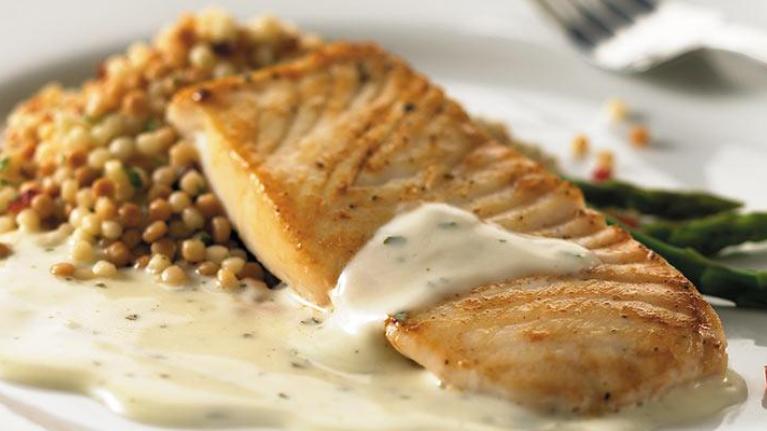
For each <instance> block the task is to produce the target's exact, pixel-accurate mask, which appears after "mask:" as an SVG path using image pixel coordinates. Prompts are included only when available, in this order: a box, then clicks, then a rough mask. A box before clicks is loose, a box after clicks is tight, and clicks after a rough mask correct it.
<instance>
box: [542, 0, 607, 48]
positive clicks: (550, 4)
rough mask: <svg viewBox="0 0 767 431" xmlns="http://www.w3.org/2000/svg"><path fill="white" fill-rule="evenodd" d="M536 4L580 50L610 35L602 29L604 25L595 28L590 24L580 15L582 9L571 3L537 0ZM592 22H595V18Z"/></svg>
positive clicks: (558, 0) (591, 46)
mask: <svg viewBox="0 0 767 431" xmlns="http://www.w3.org/2000/svg"><path fill="white" fill-rule="evenodd" d="M536 3H537V4H538V5H539V6H541V7H542V8H543V10H544V11H545V12H546V13H547V14H548V15H549V16H551V17H552V18H554V19H555V20H556V21H557V23H558V24H559V25H560V26H562V27H563V28H564V29H565V31H566V32H567V34H568V36H569V37H570V39H571V40H572V41H574V42H575V43H576V45H577V46H578V47H579V48H581V49H591V48H593V47H594V46H595V45H596V44H597V43H598V42H599V41H600V40H601V39H603V38H605V37H608V36H610V35H611V34H612V32H611V31H610V30H609V29H606V28H604V25H602V26H596V25H595V24H593V23H591V20H590V19H588V18H587V17H586V16H585V15H584V14H583V13H582V10H583V8H580V7H578V6H577V5H575V4H574V3H573V2H570V1H566V2H562V1H560V0H538V1H537V2H536ZM594 20H596V18H595V17H594ZM596 21H598V20H596Z"/></svg>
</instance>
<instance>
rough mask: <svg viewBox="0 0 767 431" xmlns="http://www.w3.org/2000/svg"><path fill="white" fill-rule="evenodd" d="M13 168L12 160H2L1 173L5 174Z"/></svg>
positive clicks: (5, 158)
mask: <svg viewBox="0 0 767 431" xmlns="http://www.w3.org/2000/svg"><path fill="white" fill-rule="evenodd" d="M10 166H11V158H10V157H8V156H5V157H3V158H2V159H0V172H5V171H6V170H8V167H10Z"/></svg>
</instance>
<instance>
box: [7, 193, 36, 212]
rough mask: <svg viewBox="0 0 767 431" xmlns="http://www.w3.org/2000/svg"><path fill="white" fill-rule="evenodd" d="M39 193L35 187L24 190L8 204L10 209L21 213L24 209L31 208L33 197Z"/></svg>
mask: <svg viewBox="0 0 767 431" xmlns="http://www.w3.org/2000/svg"><path fill="white" fill-rule="evenodd" d="M39 194H40V192H39V191H38V190H35V189H29V190H27V191H25V192H22V193H21V194H20V195H19V196H18V197H16V199H14V200H13V201H11V203H10V204H9V205H8V211H9V212H12V213H14V214H18V213H20V212H21V211H22V210H24V209H26V208H29V206H30V205H31V204H32V198H34V197H35V196H37V195H39Z"/></svg>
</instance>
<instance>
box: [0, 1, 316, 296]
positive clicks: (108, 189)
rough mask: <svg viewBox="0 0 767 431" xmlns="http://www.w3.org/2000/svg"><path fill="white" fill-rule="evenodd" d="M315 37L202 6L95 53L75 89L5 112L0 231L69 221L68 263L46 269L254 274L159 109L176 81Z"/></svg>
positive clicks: (191, 152)
mask: <svg viewBox="0 0 767 431" xmlns="http://www.w3.org/2000/svg"><path fill="white" fill-rule="evenodd" d="M318 45H319V41H318V40H317V39H316V38H314V37H312V36H307V35H302V34H298V33H297V32H296V31H295V30H294V29H293V28H292V27H290V26H288V25H286V24H283V23H281V22H279V21H277V20H275V19H273V18H270V17H262V18H260V19H258V20H256V21H255V22H253V23H251V24H248V25H239V24H237V23H236V22H235V20H234V19H233V18H232V17H230V16H229V15H227V14H225V13H223V12H221V11H219V10H207V11H203V12H201V13H199V14H196V15H187V16H185V17H182V18H181V19H180V20H179V21H178V22H177V23H175V24H174V25H172V26H171V27H169V28H167V29H166V30H164V31H163V32H161V34H159V35H158V36H157V38H156V39H155V40H154V41H153V42H152V43H151V44H147V43H143V42H137V43H135V44H133V45H131V46H130V47H129V48H128V50H127V51H126V52H125V53H123V54H120V55H115V56H112V57H110V58H108V59H106V61H104V62H103V63H102V65H101V67H100V68H99V71H98V76H97V78H96V79H93V80H91V81H88V82H86V83H85V84H84V85H83V86H82V87H81V88H79V89H73V90H69V89H64V88H62V87H61V86H59V85H57V84H51V85H48V86H47V87H45V88H43V89H42V90H41V91H40V92H39V93H37V94H36V95H35V96H34V97H32V98H31V99H30V100H28V101H26V102H25V103H22V104H21V105H20V106H19V107H17V108H16V110H15V111H14V112H13V113H12V115H11V116H10V117H9V119H8V124H7V128H6V131H5V135H4V146H3V151H2V153H0V232H8V231H12V230H14V229H24V230H26V231H31V232H34V231H40V230H43V231H45V230H53V229H56V228H58V227H59V226H61V225H63V224H69V225H71V228H70V230H71V231H72V234H71V235H72V239H71V240H70V241H69V244H70V247H71V250H70V257H71V261H70V262H60V263H57V264H54V265H53V266H52V267H51V268H50V271H51V273H52V274H54V275H55V276H58V277H66V278H78V277H84V278H90V277H99V278H109V277H115V276H116V275H117V274H118V273H119V268H125V267H130V266H133V267H135V268H142V269H146V270H148V271H150V272H152V273H155V274H157V277H158V279H159V280H160V281H162V282H163V283H166V284H170V285H181V284H183V283H184V282H185V280H187V278H188V276H189V275H190V274H191V273H193V272H196V273H197V274H200V275H203V276H208V277H216V278H217V280H218V283H219V285H220V286H221V287H223V288H226V289H232V288H236V287H238V286H240V285H241V283H240V282H239V281H240V280H244V279H253V280H263V278H264V270H263V268H262V267H261V266H260V265H259V264H258V263H257V262H256V261H255V259H254V257H253V256H252V255H249V254H247V253H246V252H245V251H244V250H243V249H242V246H241V244H240V242H239V240H238V238H237V236H236V233H235V232H234V231H233V230H232V223H231V222H230V221H229V219H228V218H227V217H226V215H225V214H224V211H223V209H222V207H221V204H220V203H219V202H218V199H217V198H216V196H215V194H214V193H213V192H212V191H211V190H210V189H209V188H208V185H207V183H206V180H205V177H204V176H203V175H202V173H201V172H200V166H199V164H198V155H197V152H196V150H195V148H194V146H193V145H192V144H191V143H189V142H187V141H185V140H183V139H181V138H180V137H179V134H178V133H177V132H176V130H175V129H174V128H173V127H172V126H170V125H169V124H167V123H166V122H165V119H164V118H165V109H166V106H167V103H168V102H169V100H170V98H171V97H172V96H173V94H174V93H175V92H176V91H177V90H178V89H180V88H182V87H184V86H186V85H189V84H193V83H196V82H200V81H203V80H207V79H210V78H215V77H220V76H225V75H232V74H237V73H244V72H247V71H250V70H253V69H256V68H259V67H262V66H267V65H270V64H272V63H276V62H280V61H283V60H287V59H290V58H292V57H296V56H298V55H301V54H302V53H304V52H307V51H309V50H311V49H313V48H314V47H316V46H318ZM6 248H7V247H6ZM0 252H3V253H5V252H6V250H5V249H0ZM7 253H10V249H8V250H7ZM7 253H6V254H7Z"/></svg>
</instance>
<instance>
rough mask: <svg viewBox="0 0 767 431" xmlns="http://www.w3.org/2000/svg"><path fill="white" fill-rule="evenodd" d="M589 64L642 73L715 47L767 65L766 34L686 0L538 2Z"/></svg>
mask: <svg viewBox="0 0 767 431" xmlns="http://www.w3.org/2000/svg"><path fill="white" fill-rule="evenodd" d="M536 3H537V4H538V5H539V6H541V8H542V9H543V10H544V11H545V12H546V14H547V15H549V16H550V17H551V18H553V19H554V21H555V22H557V23H558V24H559V25H560V26H561V27H562V29H563V30H564V31H565V34H566V35H567V36H568V38H569V39H570V40H571V41H572V42H573V43H574V44H575V45H576V46H577V47H578V48H579V50H580V51H581V52H582V53H583V54H584V55H585V56H586V57H587V58H588V60H589V61H591V62H592V63H594V64H596V65H597V66H599V67H602V68H605V69H610V70H616V71H625V72H641V71H645V70H647V69H650V68H652V67H654V66H656V65H658V64H660V63H663V62H666V61H668V60H671V59H672V58H675V57H678V56H680V55H682V54H684V53H687V52H690V51H694V50H698V49H702V48H712V49H718V50H725V51H730V52H735V53H738V54H741V55H745V56H747V57H750V58H752V59H754V60H757V61H760V62H762V63H763V64H765V65H767V32H764V31H762V30H759V29H755V28H748V27H745V26H740V25H736V24H732V23H729V22H727V21H725V20H724V19H723V18H722V16H721V15H720V14H719V13H717V12H716V11H714V10H711V9H707V8H705V7H702V6H697V5H693V4H689V3H685V2H681V1H669V2H667V1H663V2H656V1H655V0H536Z"/></svg>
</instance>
